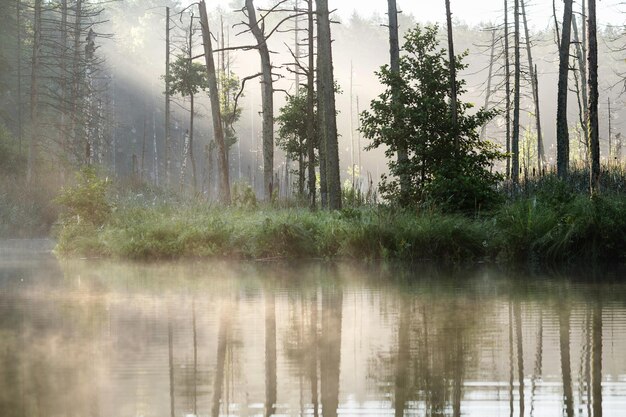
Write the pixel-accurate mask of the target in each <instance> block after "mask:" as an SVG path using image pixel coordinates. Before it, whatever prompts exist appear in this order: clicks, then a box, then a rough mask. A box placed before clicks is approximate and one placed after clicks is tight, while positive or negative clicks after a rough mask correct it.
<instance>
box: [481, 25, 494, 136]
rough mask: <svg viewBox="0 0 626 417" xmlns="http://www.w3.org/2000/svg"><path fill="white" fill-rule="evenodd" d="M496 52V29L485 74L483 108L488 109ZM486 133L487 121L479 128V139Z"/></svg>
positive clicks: (492, 35) (492, 36)
mask: <svg viewBox="0 0 626 417" xmlns="http://www.w3.org/2000/svg"><path fill="white" fill-rule="evenodd" d="M495 52H496V31H495V30H493V31H492V32H491V55H490V57H489V75H488V76H487V91H486V94H485V110H488V109H489V101H490V100H491V80H492V78H493V63H494V58H495ZM486 135H487V123H485V124H484V125H483V127H482V128H481V130H480V140H485V136H486Z"/></svg>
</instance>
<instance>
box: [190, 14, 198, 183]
mask: <svg viewBox="0 0 626 417" xmlns="http://www.w3.org/2000/svg"><path fill="white" fill-rule="evenodd" d="M188 53H189V55H188V59H189V65H192V62H193V17H192V18H191V19H190V20H189V51H188ZM189 100H190V107H189V160H190V161H191V181H192V184H193V192H194V194H195V193H196V192H198V178H197V176H196V175H197V172H196V158H194V155H193V133H194V130H195V129H194V117H195V112H196V109H195V97H194V93H193V92H191V94H189Z"/></svg>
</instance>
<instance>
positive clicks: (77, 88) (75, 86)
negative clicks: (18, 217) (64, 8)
mask: <svg viewBox="0 0 626 417" xmlns="http://www.w3.org/2000/svg"><path fill="white" fill-rule="evenodd" d="M82 6H83V1H82V0H77V1H76V4H75V9H74V34H73V38H74V39H73V40H74V57H73V58H72V98H71V114H70V120H71V128H70V132H69V133H70V135H72V137H71V138H72V139H73V145H77V144H79V143H80V139H79V137H80V135H79V134H78V126H79V119H78V117H79V113H80V109H79V107H80V106H79V100H80V96H81V84H82V77H81V74H80V42H81V29H82V25H81V22H82V13H83V12H82ZM79 162H81V161H80V159H79Z"/></svg>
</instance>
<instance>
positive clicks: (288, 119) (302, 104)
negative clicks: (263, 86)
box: [276, 88, 317, 196]
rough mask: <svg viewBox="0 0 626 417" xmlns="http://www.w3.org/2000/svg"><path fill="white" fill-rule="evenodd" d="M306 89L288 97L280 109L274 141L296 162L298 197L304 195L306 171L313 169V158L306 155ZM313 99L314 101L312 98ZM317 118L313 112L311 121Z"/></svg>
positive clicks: (307, 100) (307, 98) (307, 99)
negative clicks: (276, 136)
mask: <svg viewBox="0 0 626 417" xmlns="http://www.w3.org/2000/svg"><path fill="white" fill-rule="evenodd" d="M308 94H309V93H308V89H307V88H302V89H301V90H300V94H298V95H293V96H289V97H288V98H287V103H286V104H285V105H284V106H283V107H282V108H281V109H280V114H279V116H278V117H277V118H276V122H277V123H278V140H277V141H276V143H277V145H278V147H279V148H281V149H282V150H283V151H284V152H285V153H286V154H287V157H288V158H289V159H290V160H292V161H298V171H297V173H298V195H300V196H303V195H304V183H305V175H306V169H307V167H309V166H310V165H313V167H315V156H314V157H313V159H312V160H311V159H310V158H309V155H308V144H307V137H308V127H309V126H308V117H309V116H308V112H307V106H308V102H309V97H308ZM313 99H315V98H314V97H313ZM316 117H317V113H316V112H315V111H314V113H313V120H315V118H316Z"/></svg>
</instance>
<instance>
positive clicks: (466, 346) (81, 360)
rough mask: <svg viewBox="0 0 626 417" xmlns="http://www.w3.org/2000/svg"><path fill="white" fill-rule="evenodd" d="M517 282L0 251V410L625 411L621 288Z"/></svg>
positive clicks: (625, 300)
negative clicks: (131, 261) (132, 261)
mask: <svg viewBox="0 0 626 417" xmlns="http://www.w3.org/2000/svg"><path fill="white" fill-rule="evenodd" d="M509 276H510V275H508V274H504V273H501V272H496V271H493V270H489V269H476V270H470V271H468V270H464V271H462V272H457V273H453V272H447V273H446V272H442V271H441V270H436V269H432V268H428V267H420V268H416V267H411V268H407V267H404V268H403V267H391V266H373V267H363V266H356V265H350V264H339V265H327V264H307V265H300V266H287V265H277V264H269V265H263V264H228V263H193V264H166V265H159V266H157V265H130V264H115V263H108V262H95V261H73V262H64V263H58V262H56V261H55V260H53V259H50V258H49V257H46V256H42V255H41V254H39V255H37V258H36V260H32V259H30V260H29V259H28V257H22V258H20V259H19V260H16V259H15V258H11V259H10V260H9V259H8V258H2V257H1V256H0V415H1V416H3V417H5V416H6V417H14V416H15V417H23V416H37V415H41V416H63V417H65V416H94V417H97V416H113V415H114V416H120V417H124V416H129V417H131V416H133V417H134V416H144V417H150V416H155V417H156V416H164V417H174V416H176V417H178V416H180V417H182V416H189V415H197V416H215V417H217V416H226V415H229V416H272V415H293V416H298V415H307V416H316V417H317V416H324V417H333V416H338V415H342V416H344V415H390V416H391V415H394V416H424V415H426V416H453V417H456V416H480V417H483V416H484V417H488V416H533V417H534V416H538V417H539V416H555V415H564V416H567V417H570V416H589V417H601V416H602V415H603V414H604V415H605V416H617V415H621V413H622V411H623V410H624V409H626V355H624V354H623V346H624V345H625V343H626V297H625V296H626V284H622V283H620V282H619V281H618V280H616V279H608V281H605V282H604V283H602V284H600V283H589V282H585V281H583V280H577V279H574V278H563V277H557V278H555V277H548V276H541V277H530V276H525V277H521V278H520V277H519V276H516V277H515V279H509V278H508V277H509Z"/></svg>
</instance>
